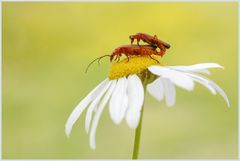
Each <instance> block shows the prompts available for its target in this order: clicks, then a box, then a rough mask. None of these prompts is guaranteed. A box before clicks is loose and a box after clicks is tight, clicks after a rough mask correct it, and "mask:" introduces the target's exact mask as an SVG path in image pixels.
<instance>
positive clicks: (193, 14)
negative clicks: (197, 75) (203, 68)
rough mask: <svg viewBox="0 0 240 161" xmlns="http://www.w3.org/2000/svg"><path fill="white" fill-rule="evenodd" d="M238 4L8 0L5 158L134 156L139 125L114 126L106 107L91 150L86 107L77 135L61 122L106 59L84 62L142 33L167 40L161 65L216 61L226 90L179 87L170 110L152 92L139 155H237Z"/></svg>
mask: <svg viewBox="0 0 240 161" xmlns="http://www.w3.org/2000/svg"><path fill="white" fill-rule="evenodd" d="M237 5H238V4H237V2H229V3H227V2H217V3H216V2H214V3H210V2H184V3H183V2H182V3H176V2H172V3H165V2H155V3H146V2H142V3H125V2H124V3H110V2H109V3H96V2H91V3H85V2H72V3H66V2H61V3H53V2H51V3H50V2H42V3H40V2H35V3H33V2H32V3H31V2H20V3H19V2H3V4H2V6H3V8H2V17H3V55H2V57H3V82H2V83H3V93H2V94H3V99H2V100H3V107H2V112H3V116H2V117H3V122H2V125H3V128H2V130H3V135H2V150H3V151H2V155H3V159H97V158H99V159H107V158H110V159H130V158H131V154H132V148H133V141H134V130H132V129H130V128H128V126H127V125H126V123H125V122H123V123H122V124H120V125H118V126H117V125H115V124H114V123H113V122H112V121H111V119H110V116H109V112H108V108H105V110H104V112H103V115H102V117H101V120H100V123H99V126H98V129H97V134H96V141H97V149H96V150H95V151H93V150H91V149H90V147H89V138H88V135H87V134H86V133H85V131H84V120H85V113H84V114H83V115H82V117H81V118H80V119H79V120H78V121H77V123H76V124H75V126H74V128H73V130H72V134H71V137H70V138H69V139H67V137H66V135H65V133H64V126H65V122H66V120H67V118H68V116H69V115H70V113H71V111H72V110H73V108H74V107H75V106H76V105H77V103H78V102H79V101H80V100H81V99H82V98H84V97H85V96H86V94H87V93H88V92H90V90H91V89H93V88H94V87H95V86H96V85H97V84H98V83H99V82H101V81H102V80H103V79H105V78H106V77H107V73H108V68H109V66H110V63H109V60H108V59H105V60H102V63H101V65H100V66H98V65H97V63H96V64H95V65H93V66H92V67H91V68H90V70H89V72H88V73H87V74H85V73H84V70H85V67H86V66H87V64H88V63H89V62H90V61H91V60H93V59H94V58H96V57H98V56H101V55H103V54H110V53H111V52H112V51H113V50H114V48H116V47H118V46H120V45H123V44H129V43H130V41H129V39H128V36H129V35H131V34H135V33H137V32H146V33H149V34H151V35H153V34H156V35H157V36H158V37H159V38H160V39H162V40H164V41H166V42H168V43H170V44H171V46H172V47H171V49H170V50H168V51H167V54H166V55H165V56H164V57H163V58H162V59H161V62H162V63H163V64H165V65H191V64H196V63H205V62H216V63H219V64H221V65H223V66H224V67H225V70H221V69H212V70H211V71H212V75H211V76H209V77H210V78H211V79H212V80H214V81H215V82H216V83H218V84H219V85H220V86H221V87H222V88H223V89H224V90H225V92H226V94H227V95H228V96H229V100H230V103H231V108H227V106H226V104H225V102H224V100H223V99H222V97H221V96H219V95H217V96H214V95H212V94H211V93H210V92H209V91H208V90H207V89H205V88H204V87H202V86H200V85H198V84H197V85H196V87H195V90H194V91H193V92H191V93H190V92H187V91H184V90H182V89H179V88H178V89H177V102H176V104H175V106H173V107H171V108H166V105H165V102H157V101H156V100H155V99H153V98H152V97H151V96H149V94H147V95H146V101H145V111H144V118H143V128H142V138H141V148H140V156H139V157H140V158H142V159H226V158H228V159H236V158H237V139H238V137H237V136H238V127H237V117H238V114H237V113H238V110H237V101H238V100H237V89H238V88H237V86H238V84H237V82H238V80H237V78H238V71H237V64H238V62H237V58H238V55H237V52H238V44H237V38H238V36H237V35H238V31H237V25H238V22H237V18H238V17H237V14H238V8H237V7H238V6H237Z"/></svg>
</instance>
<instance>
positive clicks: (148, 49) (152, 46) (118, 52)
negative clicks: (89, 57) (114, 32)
mask: <svg viewBox="0 0 240 161" xmlns="http://www.w3.org/2000/svg"><path fill="white" fill-rule="evenodd" d="M129 38H130V40H131V45H123V46H120V47H118V48H116V49H115V50H114V51H113V52H112V54H111V55H103V56H101V57H99V58H97V59H95V60H93V61H92V62H91V63H90V64H89V65H88V67H87V69H86V72H87V70H88V68H89V66H90V65H91V64H92V63H93V62H95V61H96V60H98V62H99V61H100V59H102V58H103V57H106V56H109V57H110V61H111V62H112V61H113V59H114V60H115V61H116V60H117V61H119V60H120V58H121V56H122V54H124V55H125V56H126V57H127V59H128V61H129V56H143V55H149V56H150V57H151V55H158V56H161V57H162V56H163V55H164V54H165V52H166V49H169V48H170V45H169V44H168V43H166V42H163V41H161V40H159V39H158V38H157V36H156V35H154V36H151V35H148V34H145V33H137V34H135V35H130V36H129ZM135 39H136V40H137V45H132V44H133V42H134V40H135ZM141 40H142V41H143V42H145V43H147V44H149V45H139V42H140V41H141ZM157 48H159V49H160V51H157ZM151 58H152V57H151ZM152 59H154V58H152ZM154 60H156V59H154ZM156 61H157V60H156Z"/></svg>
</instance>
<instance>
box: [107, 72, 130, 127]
mask: <svg viewBox="0 0 240 161" xmlns="http://www.w3.org/2000/svg"><path fill="white" fill-rule="evenodd" d="M127 86H128V82H127V79H126V78H125V77H124V78H120V79H119V80H118V82H117V85H116V88H115V90H114V92H113V94H112V97H111V100H110V103H109V112H110V116H111V118H112V120H113V121H114V123H116V124H119V123H120V122H121V121H122V119H123V117H124V114H125V111H126V107H127V106H126V105H125V104H126V98H125V97H126V92H127ZM123 100H125V104H124V103H123V102H124V101H123Z"/></svg>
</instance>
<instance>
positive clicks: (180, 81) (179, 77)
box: [148, 66, 194, 91]
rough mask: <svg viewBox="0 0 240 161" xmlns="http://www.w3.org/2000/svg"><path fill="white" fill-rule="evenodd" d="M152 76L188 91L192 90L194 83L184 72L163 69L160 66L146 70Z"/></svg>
mask: <svg viewBox="0 0 240 161" xmlns="http://www.w3.org/2000/svg"><path fill="white" fill-rule="evenodd" d="M148 69H149V70H150V71H151V72H152V73H153V74H156V75H158V76H162V77H164V78H168V79H169V80H171V81H172V82H173V83H174V84H176V85H177V86H179V87H182V88H184V89H186V90H188V91H191V90H193V88H194V82H193V80H192V79H191V77H189V76H187V75H186V74H185V73H184V72H181V71H176V70H173V69H170V68H165V67H162V66H150V67H149V68H148Z"/></svg>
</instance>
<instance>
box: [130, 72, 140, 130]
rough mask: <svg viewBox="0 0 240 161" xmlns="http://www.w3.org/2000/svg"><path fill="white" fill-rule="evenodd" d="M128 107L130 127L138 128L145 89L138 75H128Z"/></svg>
mask: <svg viewBox="0 0 240 161" xmlns="http://www.w3.org/2000/svg"><path fill="white" fill-rule="evenodd" d="M127 90H128V109H127V113H126V121H127V123H128V126H129V127H130V128H136V127H137V126H138V123H139V119H140V111H141V109H142V105H143V101H144V89H143V85H142V82H141V80H140V79H139V77H138V76H137V75H131V76H129V77H128V89H127Z"/></svg>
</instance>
